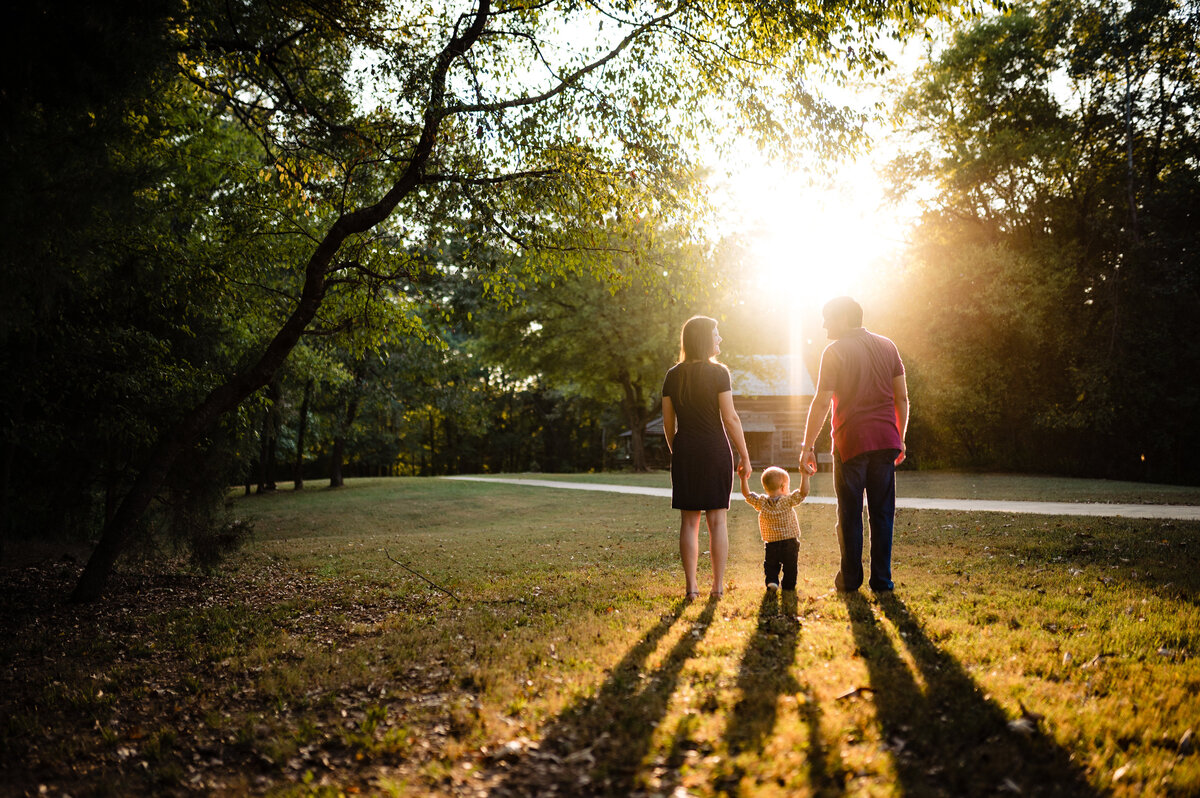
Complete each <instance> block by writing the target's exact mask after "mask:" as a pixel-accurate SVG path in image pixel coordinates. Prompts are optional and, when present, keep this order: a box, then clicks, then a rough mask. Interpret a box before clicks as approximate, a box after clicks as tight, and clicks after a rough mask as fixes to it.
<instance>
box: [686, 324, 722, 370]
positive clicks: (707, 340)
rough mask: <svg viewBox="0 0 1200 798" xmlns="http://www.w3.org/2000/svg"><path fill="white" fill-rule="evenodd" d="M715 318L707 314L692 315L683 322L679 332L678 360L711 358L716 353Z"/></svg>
mask: <svg viewBox="0 0 1200 798" xmlns="http://www.w3.org/2000/svg"><path fill="white" fill-rule="evenodd" d="M716 327H717V320H716V319H710V318H709V317H708V316H692V317H691V318H690V319H688V320H687V321H685V322H684V323H683V331H682V332H681V333H680V334H679V362H680V363H683V362H684V361H686V360H711V359H712V358H713V357H714V356H715V355H716V354H717V352H716V346H715V345H714V344H713V330H715V329H716Z"/></svg>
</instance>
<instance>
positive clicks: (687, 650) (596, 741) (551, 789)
mask: <svg viewBox="0 0 1200 798" xmlns="http://www.w3.org/2000/svg"><path fill="white" fill-rule="evenodd" d="M686 607H687V604H685V603H682V602H681V603H680V604H678V605H676V606H675V608H674V609H673V610H672V611H671V612H669V613H667V614H665V615H663V616H662V618H661V619H660V620H659V622H658V623H657V624H655V625H654V626H653V627H651V628H650V630H649V631H647V632H646V633H645V634H644V635H643V636H642V638H641V639H640V640H639V641H638V642H637V643H636V644H635V645H634V646H633V648H631V649H630V650H629V652H628V653H627V654H626V655H625V656H624V657H623V658H622V659H621V661H620V662H619V663H618V664H617V665H616V666H614V667H613V668H612V670H611V672H610V674H609V676H608V679H607V680H606V681H605V682H604V684H603V685H602V686H601V687H600V688H599V690H598V691H597V692H596V693H595V694H594V695H592V696H588V697H586V698H583V699H581V700H579V701H577V702H576V703H575V704H574V705H572V706H570V707H568V708H567V709H565V710H564V711H563V712H562V713H561V714H560V715H559V716H558V717H557V718H555V720H554V721H553V722H552V723H551V724H550V726H549V727H548V728H547V729H546V733H545V735H544V737H543V739H542V742H541V743H540V744H539V745H537V746H536V747H534V746H531V747H530V748H529V749H528V750H526V751H524V752H523V753H521V754H520V755H519V756H517V757H516V758H513V759H511V760H501V761H500V762H498V763H497V770H498V771H500V777H499V778H498V779H497V780H496V782H495V783H494V784H493V785H492V787H491V789H490V794H491V795H497V796H508V795H511V796H529V795H628V794H630V793H633V792H636V790H637V785H636V779H637V776H638V773H639V772H641V770H642V767H643V762H644V760H645V758H646V756H647V754H648V753H649V751H650V747H651V744H652V741H653V740H652V738H653V735H654V732H655V730H656V729H657V727H658V725H659V723H660V722H661V721H662V719H663V718H664V717H665V716H666V713H667V708H668V706H669V704H670V701H671V696H672V695H673V694H674V693H675V690H676V687H677V685H678V682H679V676H680V673H681V672H682V671H683V667H684V665H685V664H686V663H687V661H688V660H689V659H691V658H692V657H693V656H694V655H695V653H696V649H697V646H698V645H699V643H700V641H701V640H702V639H703V638H704V635H705V633H706V632H707V631H708V628H709V626H710V625H711V623H712V620H713V617H714V615H715V614H716V610H717V601H716V600H715V599H710V600H709V601H708V602H707V603H706V604H705V605H704V607H703V609H702V610H701V612H700V614H699V616H698V617H697V618H696V620H695V621H693V622H692V623H691V628H690V629H688V630H686V631H684V632H683V633H682V634H681V635H680V637H679V639H678V640H677V641H676V642H675V644H674V645H673V646H672V647H671V649H670V651H668V652H667V654H666V655H665V656H664V657H663V660H662V663H661V664H660V665H658V666H657V667H655V668H653V669H648V668H647V667H646V662H647V660H648V659H649V658H650V655H651V654H653V653H654V651H655V650H656V649H657V648H658V646H659V644H660V643H661V642H662V640H663V638H665V637H666V636H667V633H668V632H669V631H670V629H671V627H672V626H674V625H675V623H676V622H677V621H679V620H680V619H681V618H682V617H683V613H684V610H685V609H686Z"/></svg>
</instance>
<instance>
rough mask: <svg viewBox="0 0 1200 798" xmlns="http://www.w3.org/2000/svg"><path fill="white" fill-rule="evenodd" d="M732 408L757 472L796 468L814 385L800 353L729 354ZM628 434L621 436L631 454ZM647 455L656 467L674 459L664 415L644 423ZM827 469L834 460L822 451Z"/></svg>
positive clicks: (819, 459)
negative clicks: (740, 424)
mask: <svg viewBox="0 0 1200 798" xmlns="http://www.w3.org/2000/svg"><path fill="white" fill-rule="evenodd" d="M728 365H729V371H730V374H731V376H732V378H733V406H734V407H735V408H736V409H737V411H738V416H739V417H740V418H741V419H742V431H743V432H745V433H746V446H747V447H748V448H749V449H750V461H751V462H752V463H753V464H754V468H755V470H756V471H757V470H761V469H763V468H765V467H766V466H769V465H777V466H781V467H784V468H789V469H792V470H795V469H796V467H797V465H798V462H799V459H800V447H801V446H802V445H803V444H804V422H805V421H806V420H807V418H808V407H809V405H811V404H812V400H813V397H814V396H816V386H815V383H814V382H813V378H812V375H811V374H810V373H809V371H808V367H807V366H805V365H804V359H803V358H801V357H799V356H796V355H752V356H748V357H739V358H730V362H729V364H728ZM629 437H630V434H629V432H624V433H622V434H621V440H622V442H623V443H624V444H625V447H626V458H628V441H629ZM646 453H647V459H648V460H649V462H650V464H651V466H653V467H664V466H666V465H667V464H668V463H669V462H670V454H669V453H668V452H667V447H666V441H665V439H664V437H663V420H662V416H659V417H658V418H656V419H654V420H653V421H651V422H649V423H648V424H646ZM817 459H818V462H819V463H820V466H821V467H822V468H823V469H827V468H829V467H830V463H831V460H832V458H831V457H830V455H829V454H828V453H827V452H826V453H823V454H818V456H817Z"/></svg>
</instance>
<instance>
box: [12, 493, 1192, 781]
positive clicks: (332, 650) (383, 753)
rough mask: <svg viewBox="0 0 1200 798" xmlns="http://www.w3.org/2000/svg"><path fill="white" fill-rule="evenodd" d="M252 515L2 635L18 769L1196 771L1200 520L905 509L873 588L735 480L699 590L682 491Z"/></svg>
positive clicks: (325, 774)
mask: <svg viewBox="0 0 1200 798" xmlns="http://www.w3.org/2000/svg"><path fill="white" fill-rule="evenodd" d="M971 479H979V480H980V481H985V478H974V477H972V478H971ZM1059 498H1061V497H1059ZM236 512H237V513H239V514H241V515H245V516H247V517H250V518H252V519H253V520H254V522H255V524H256V529H257V536H256V539H255V541H254V543H253V544H252V545H251V547H250V549H249V550H248V551H247V552H246V553H245V554H244V555H243V556H241V557H240V558H239V560H238V562H237V563H234V564H232V565H231V567H230V569H229V570H228V571H227V572H225V573H223V574H222V575H220V576H218V577H216V578H215V579H214V580H211V581H207V582H206V581H201V580H194V584H193V583H192V582H187V583H185V584H182V585H174V584H173V583H170V586H169V587H167V588H164V587H163V586H162V585H159V584H158V583H157V582H154V581H153V579H151V582H150V583H146V582H140V583H139V582H136V581H134V582H131V583H130V584H137V585H140V589H141V590H142V593H141V594H140V595H139V596H135V595H134V594H131V593H129V592H128V589H129V588H124V589H122V588H121V586H120V584H119V585H118V586H117V590H116V591H115V594H114V595H113V596H112V597H110V599H109V604H108V605H107V609H106V610H105V609H100V608H83V609H75V608H68V607H62V606H58V607H51V608H49V610H47V611H48V612H49V613H50V617H49V618H47V617H44V616H42V617H41V619H40V620H39V621H37V622H36V623H35V622H33V620H31V618H28V617H26V618H25V620H23V621H21V622H20V623H22V624H23V625H22V626H21V627H20V628H19V629H18V630H15V632H14V634H12V635H8V636H7V637H6V642H5V643H4V649H3V653H4V655H5V657H6V659H12V660H13V661H14V662H17V663H18V665H19V666H20V667H18V669H17V670H16V671H15V673H17V674H19V675H18V676H16V677H15V680H14V681H11V682H10V685H11V686H13V687H14V690H15V692H10V693H9V695H10V696H15V697H9V698H5V699H0V702H2V706H0V710H3V712H2V713H0V715H2V716H3V717H4V718H5V720H4V721H3V724H2V725H0V769H2V770H3V772H4V773H5V774H14V775H16V776H19V777H20V778H19V779H18V780H17V781H12V780H10V781H12V783H14V784H16V783H18V782H19V783H21V784H25V783H28V784H30V785H32V787H31V789H36V787H37V784H38V783H49V784H52V785H57V786H58V787H59V788H60V789H63V790H67V791H69V792H72V793H73V794H74V793H77V792H87V791H89V790H94V789H96V786H97V785H98V784H99V783H101V782H103V783H105V784H110V785H115V786H114V787H113V789H115V791H116V792H118V793H126V794H127V793H130V792H138V791H145V790H147V789H162V788H166V787H167V786H169V785H179V784H186V785H191V788H192V789H200V788H198V787H196V785H197V784H199V785H203V787H202V789H204V790H205V791H211V792H216V793H222V794H240V793H242V792H245V791H258V792H262V791H266V792H279V793H281V794H297V795H300V794H330V795H332V794H336V793H337V792H339V791H342V792H347V791H351V790H365V791H368V792H372V791H373V792H376V793H380V794H401V795H425V794H478V792H479V791H481V790H482V791H484V793H485V794H494V795H526V794H537V793H543V794H544V793H546V792H547V791H548V790H549V789H550V788H551V787H554V788H555V789H556V790H557V792H558V793H559V794H580V793H591V794H608V795H626V794H644V795H650V794H661V795H671V794H673V793H675V792H676V791H677V790H680V789H682V790H684V791H686V792H687V793H688V794H694V795H719V794H726V795H735V794H736V795H834V794H843V793H850V794H871V795H893V794H895V795H899V794H908V795H939V794H942V795H951V796H954V795H968V794H993V793H1005V792H1007V793H1009V794H1017V791H1020V793H1021V794H1042V793H1047V794H1049V793H1059V794H1075V795H1094V794H1108V793H1110V792H1112V793H1117V794H1130V795H1133V794H1149V795H1187V794H1194V793H1195V792H1196V791H1197V790H1200V755H1197V754H1196V753H1195V752H1194V749H1191V748H1189V747H1188V745H1187V744H1186V743H1185V744H1184V745H1183V747H1182V748H1181V745H1180V743H1181V741H1182V740H1185V736H1186V734H1187V732H1188V730H1189V728H1191V727H1192V724H1194V723H1195V718H1197V717H1200V699H1197V698H1196V695H1197V693H1200V667H1198V666H1197V660H1196V656H1195V655H1196V651H1197V645H1198V643H1200V641H1198V640H1197V636H1198V635H1200V610H1198V609H1197V603H1196V595H1197V590H1196V588H1197V583H1198V581H1200V577H1198V576H1197V575H1196V572H1195V567H1194V564H1195V561H1196V552H1195V551H1193V549H1195V548H1196V547H1197V546H1200V542H1198V541H1200V536H1198V535H1197V533H1198V532H1200V524H1193V523H1170V522H1166V523H1164V522H1159V521H1125V520H1121V521H1116V520H1113V521H1109V520H1097V519H1070V518H1045V517H1034V516H1015V515H1004V514H995V513H984V514H966V513H951V512H933V511H919V512H918V511H901V514H900V517H899V519H898V527H897V540H896V555H895V572H896V577H897V590H896V592H895V594H894V596H893V597H885V598H876V597H874V596H872V595H871V594H869V593H863V594H854V595H852V596H849V597H845V596H841V595H839V594H837V593H835V592H833V591H832V576H833V573H834V571H835V570H836V553H835V543H834V536H833V509H832V508H831V507H829V506H827V505H812V506H802V507H801V508H800V518H801V525H802V527H803V529H804V530H805V534H804V539H803V541H802V546H801V579H800V585H799V590H798V592H797V593H796V594H795V595H792V594H783V595H782V596H775V595H773V594H766V593H765V592H764V590H763V589H762V587H761V572H760V558H761V543H760V542H759V539H758V533H757V527H756V523H755V518H754V515H753V513H752V512H751V511H750V510H749V509H748V508H747V507H745V506H744V505H741V504H735V505H734V507H733V509H732V510H731V513H730V519H731V524H730V526H731V556H730V574H729V586H728V588H729V589H728V592H727V594H726V596H725V597H724V598H723V599H722V600H721V601H720V602H716V603H713V602H704V601H700V602H694V603H690V604H689V603H685V602H683V601H682V597H681V594H682V577H681V574H680V573H679V570H678V565H677V556H678V555H677V552H676V523H677V520H676V517H675V515H674V514H673V513H672V512H671V511H670V509H669V508H668V506H667V502H666V501H665V500H663V499H661V498H655V497H643V496H625V495H619V494H607V493H592V492H581V491H559V490H548V489H536V488H530V487H525V486H506V485H488V484H480V483H468V482H451V481H446V480H434V479H395V480H356V481H351V483H350V484H349V486H348V487H347V488H346V489H342V490H337V491H330V490H321V489H311V490H306V491H305V492H303V493H299V494H293V493H290V492H281V493H279V494H277V495H273V496H262V497H250V498H248V499H245V500H239V501H238V502H237V504H236ZM385 551H386V552H388V553H390V554H391V556H392V557H394V558H396V559H397V560H400V561H401V562H403V563H405V564H406V565H408V566H409V567H411V568H413V569H414V570H416V571H418V572H420V573H421V574H423V575H424V576H425V577H427V578H428V579H430V580H432V581H433V582H434V583H436V584H437V585H438V586H439V587H440V588H444V589H445V590H447V591H449V592H451V593H453V594H454V596H456V597H457V598H454V597H451V596H449V595H447V594H446V593H443V592H441V591H440V590H439V589H438V588H437V587H434V586H431V585H430V584H428V583H427V582H425V581H423V580H422V579H421V578H420V577H418V576H415V575H413V574H411V573H409V572H408V571H406V570H404V569H403V568H401V567H399V566H397V565H395V564H394V563H392V562H391V561H390V560H389V559H388V557H387V556H386V554H385ZM705 559H706V558H705ZM69 576H70V574H68V573H65V572H64V574H63V582H64V585H65V584H67V582H68V581H69ZM129 578H130V579H131V580H133V579H134V578H135V577H134V576H131V577H129ZM147 584H149V585H150V587H151V588H153V589H152V590H151V591H150V593H153V595H154V597H155V600H154V601H153V602H151V601H145V603H139V602H141V601H143V600H145V599H147ZM703 584H704V577H702V585H703ZM172 597H175V598H174V599H173V598H172ZM97 626H99V627H100V629H101V633H100V634H97V632H96V628H97ZM17 688H20V689H17ZM143 762H144V763H145V764H144V765H143V764H141V763H143Z"/></svg>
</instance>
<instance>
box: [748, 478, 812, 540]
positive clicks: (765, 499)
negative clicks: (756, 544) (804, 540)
mask: <svg viewBox="0 0 1200 798" xmlns="http://www.w3.org/2000/svg"><path fill="white" fill-rule="evenodd" d="M802 501H804V497H803V496H801V495H800V491H798V490H794V491H792V492H791V493H789V494H787V495H786V496H766V495H764V494H762V493H751V494H750V496H749V497H748V498H747V499H746V503H747V504H749V505H750V506H751V507H753V508H754V509H755V510H758V531H759V533H760V534H762V539H763V543H773V542H775V541H776V540H791V539H792V538H796V539H797V540H799V539H800V521H799V520H797V518H796V511H795V510H793V509H792V508H793V507H795V506H796V505H797V504H799V503H800V502H802Z"/></svg>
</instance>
